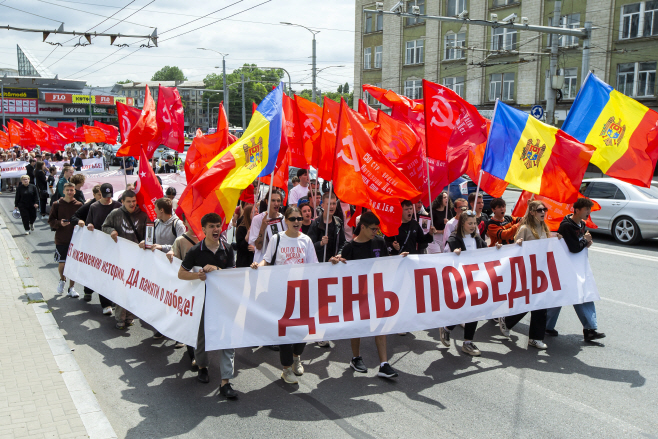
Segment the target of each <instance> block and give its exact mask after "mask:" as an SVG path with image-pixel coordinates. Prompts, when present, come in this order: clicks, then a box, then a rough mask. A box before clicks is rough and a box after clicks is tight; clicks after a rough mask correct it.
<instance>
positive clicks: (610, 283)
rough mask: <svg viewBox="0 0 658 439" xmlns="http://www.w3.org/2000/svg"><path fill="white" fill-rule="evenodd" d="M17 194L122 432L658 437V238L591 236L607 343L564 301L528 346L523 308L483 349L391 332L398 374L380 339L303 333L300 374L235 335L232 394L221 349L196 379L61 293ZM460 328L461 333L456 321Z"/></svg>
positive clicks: (37, 258)
mask: <svg viewBox="0 0 658 439" xmlns="http://www.w3.org/2000/svg"><path fill="white" fill-rule="evenodd" d="M517 197H518V193H516V194H515V193H508V194H506V199H508V201H510V202H511V201H513V200H515V199H516V198H517ZM12 198H13V194H9V193H3V194H2V195H0V206H1V208H2V209H0V211H1V212H2V214H3V215H5V221H6V222H7V223H8V224H9V227H10V231H12V233H13V234H14V236H15V237H16V241H17V243H18V246H19V247H20V248H21V250H22V251H23V253H24V256H25V258H26V260H28V261H29V262H30V264H31V270H32V272H33V275H34V277H35V279H36V280H37V282H38V283H39V287H40V289H41V291H42V293H43V295H44V297H45V299H46V300H47V302H48V305H49V306H50V308H51V309H52V312H53V315H54V317H55V318H56V319H57V322H58V323H59V325H60V328H61V329H62V332H63V333H64V335H65V337H66V339H67V341H68V342H69V344H70V346H71V347H72V348H75V352H74V354H75V356H76V359H77V361H78V363H79V364H80V367H81V368H82V370H83V372H84V373H85V375H86V377H87V380H88V381H89V384H90V385H91V388H92V389H93V390H94V392H95V394H96V397H97V398H98V400H99V403H100V404H101V407H102V408H103V410H104V411H105V413H106V415H107V416H108V418H109V420H110V422H111V423H112V426H113V427H114V429H115V431H116V432H117V434H118V435H119V437H127V438H170V437H189V438H205V437H235V438H240V437H282V438H283V437H314V438H325V437H326V438H339V437H358V438H361V437H365V438H371V437H377V438H379V437H387V438H388V437H410V436H411V437H417V438H425V437H445V438H453V437H454V438H505V439H509V438H525V437H532V438H533V439H537V438H578V437H597V438H642V437H644V438H650V437H658V421H657V419H658V418H657V414H658V412H657V411H656V407H658V384H657V383H658V367H657V365H658V341H657V340H658V338H656V337H655V334H656V332H657V331H656V330H657V329H658V328H657V324H656V321H657V320H658V295H657V294H656V285H658V270H657V269H656V267H658V241H657V240H653V241H650V242H643V243H642V244H641V245H638V246H636V247H625V246H620V245H617V244H616V243H615V242H614V241H613V240H612V238H609V237H603V236H598V235H596V236H595V243H596V245H595V246H593V247H592V248H591V251H590V260H591V265H592V269H593V272H594V275H595V278H596V281H597V285H598V287H599V290H600V293H601V297H602V300H601V301H600V302H598V303H597V310H598V319H599V329H600V330H601V331H603V332H606V333H607V334H608V337H607V338H605V339H603V340H602V343H598V344H586V343H584V342H583V337H582V326H581V324H580V322H579V320H578V319H577V317H576V314H575V312H573V310H572V308H565V309H564V310H563V311H562V315H561V316H560V320H559V322H558V327H557V329H558V330H559V331H560V336H558V337H555V338H553V337H550V338H548V337H547V339H546V343H547V344H548V345H549V348H548V350H547V351H537V350H534V349H533V350H530V349H527V348H526V345H527V331H528V327H527V324H526V323H527V320H524V321H523V322H522V323H521V324H519V325H518V327H517V328H515V330H514V331H513V332H512V340H511V341H507V340H506V339H504V338H503V337H502V336H501V334H500V332H499V330H498V327H497V326H494V324H493V323H492V322H481V323H480V327H479V328H478V331H477V333H476V336H475V342H476V344H477V345H478V347H479V348H480V350H481V351H482V352H483V355H482V356H481V357H479V358H471V357H467V356H465V355H463V354H462V353H461V351H460V350H458V349H457V348H456V347H455V346H454V343H453V346H452V347H451V348H445V347H443V346H442V345H440V343H439V331H438V330H430V331H421V332H416V333H413V334H409V335H406V336H399V335H396V336H390V337H389V339H388V349H389V356H390V362H391V364H392V365H393V367H394V368H396V369H397V370H398V371H399V372H400V377H399V378H398V379H397V380H394V381H386V380H383V379H381V378H377V377H376V372H377V370H376V363H377V354H376V349H375V346H374V340H365V341H364V342H363V344H362V345H363V348H362V349H363V353H362V354H363V357H364V360H365V362H366V364H367V366H368V367H369V368H370V371H369V372H368V374H365V375H361V374H356V373H353V372H352V370H351V369H349V368H348V361H349V359H350V348H349V342H347V341H338V342H336V343H332V347H331V349H323V348H320V347H317V346H316V345H308V346H307V348H306V351H305V352H304V354H303V356H302V358H303V360H304V363H305V368H306V373H305V375H304V376H303V378H302V381H301V384H300V385H299V387H292V386H288V385H285V384H284V383H283V382H282V381H281V380H280V379H279V375H280V369H279V367H280V366H279V364H280V363H279V359H278V354H277V353H275V352H272V351H270V350H268V349H265V348H253V349H239V350H238V351H237V354H236V371H237V376H236V377H235V379H234V380H233V382H234V387H235V389H236V390H237V391H238V392H240V397H239V399H238V400H237V401H226V400H225V399H223V398H218V396H217V395H218V385H219V370H218V368H217V361H214V365H211V368H210V375H211V383H210V384H205V385H204V384H201V383H199V382H197V380H196V373H193V372H191V371H190V370H189V365H190V362H189V360H188V358H187V356H186V355H185V352H184V350H183V349H181V350H175V349H173V344H174V342H173V341H170V340H166V339H160V340H154V339H153V338H152V334H153V332H152V330H151V329H150V327H149V326H148V325H147V324H142V323H141V322H139V321H138V322H137V323H136V325H135V326H134V327H132V328H131V329H130V330H128V331H126V332H120V331H117V330H116V329H114V320H113V319H112V318H109V317H105V316H103V315H102V314H101V308H100V305H99V304H98V299H97V297H96V296H95V295H94V300H93V301H92V302H90V303H86V302H84V301H82V300H81V299H78V300H74V299H70V298H67V297H65V296H59V295H57V294H56V292H55V291H56V286H57V280H58V275H57V271H56V264H55V263H54V262H53V252H54V244H53V233H52V232H51V231H50V229H49V227H48V225H47V223H46V222H45V220H37V224H36V231H35V232H34V233H33V234H31V235H29V236H25V235H23V234H22V225H21V224H20V220H18V221H17V220H14V219H13V218H11V216H10V215H9V213H10V212H11V209H12V208H13V200H12ZM511 208H512V206H511V203H509V202H508V210H509V211H511ZM78 291H79V292H80V293H82V287H80V288H79V289H78ZM454 336H455V337H456V338H457V339H458V340H459V341H458V346H459V347H461V338H462V336H463V334H462V330H461V329H459V328H458V329H456V330H455V331H454ZM212 358H213V355H212V354H211V360H212Z"/></svg>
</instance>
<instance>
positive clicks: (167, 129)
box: [147, 85, 185, 158]
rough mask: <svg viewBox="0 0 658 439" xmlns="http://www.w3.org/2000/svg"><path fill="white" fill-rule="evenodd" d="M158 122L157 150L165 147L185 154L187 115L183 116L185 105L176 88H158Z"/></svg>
mask: <svg viewBox="0 0 658 439" xmlns="http://www.w3.org/2000/svg"><path fill="white" fill-rule="evenodd" d="M156 120H157V124H158V131H159V132H160V137H159V139H158V142H157V143H158V144H157V145H156V148H157V147H158V146H160V145H164V146H166V147H167V148H170V149H173V150H175V151H178V152H183V151H184V149H185V134H184V131H185V115H184V114H183V103H182V102H181V98H180V94H179V93H178V89H177V88H176V87H163V86H161V85H160V86H158V107H157V111H156ZM149 146H150V145H149ZM147 156H148V154H147ZM151 157H152V154H151ZM149 158H150V157H149Z"/></svg>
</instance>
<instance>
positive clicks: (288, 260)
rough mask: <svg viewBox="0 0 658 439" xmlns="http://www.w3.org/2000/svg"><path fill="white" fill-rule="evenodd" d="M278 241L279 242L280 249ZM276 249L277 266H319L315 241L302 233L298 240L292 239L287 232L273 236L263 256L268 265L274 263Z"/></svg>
mask: <svg viewBox="0 0 658 439" xmlns="http://www.w3.org/2000/svg"><path fill="white" fill-rule="evenodd" d="M277 240H278V241H279V245H278V247H277ZM275 247H276V261H275V265H293V264H317V262H318V257H317V256H316V254H315V246H314V245H313V241H311V238H309V237H308V236H306V235H304V234H303V233H300V234H299V236H298V237H297V238H291V237H289V236H288V235H286V233H285V232H281V233H279V234H278V235H276V236H273V237H272V239H270V243H269V245H268V246H267V251H266V252H265V255H264V256H263V259H265V261H267V263H271V262H272V257H273V256H274V248H275Z"/></svg>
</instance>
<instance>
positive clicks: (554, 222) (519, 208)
mask: <svg viewBox="0 0 658 439" xmlns="http://www.w3.org/2000/svg"><path fill="white" fill-rule="evenodd" d="M530 197H532V193H531V192H528V191H523V192H521V195H520V196H519V201H517V202H516V205H514V211H513V212H512V216H524V215H525V213H526V210H528V203H529V202H530ZM578 198H587V197H586V196H584V195H583V194H581V193H578ZM535 201H541V202H542V203H544V206H546V208H547V209H548V212H546V216H545V217H544V222H546V225H547V226H548V228H549V229H550V230H551V231H552V232H557V230H558V229H559V228H560V223H561V222H562V220H563V219H564V217H565V216H567V215H568V214H570V213H573V203H571V204H569V203H560V202H558V201H555V200H552V199H550V198H547V197H544V196H543V195H535ZM590 201H592V202H593V203H594V206H592V212H596V211H597V210H601V205H600V204H599V203H597V202H596V201H594V200H590ZM585 224H586V225H587V227H589V228H590V229H598V226H597V225H596V224H594V223H593V222H592V219H591V218H590V217H588V218H587V219H586V220H585Z"/></svg>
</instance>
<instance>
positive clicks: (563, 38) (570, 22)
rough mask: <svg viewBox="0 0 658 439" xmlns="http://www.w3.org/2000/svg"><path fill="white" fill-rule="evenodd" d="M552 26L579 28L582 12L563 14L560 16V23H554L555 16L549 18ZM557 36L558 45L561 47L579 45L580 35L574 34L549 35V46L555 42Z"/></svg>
mask: <svg viewBox="0 0 658 439" xmlns="http://www.w3.org/2000/svg"><path fill="white" fill-rule="evenodd" d="M548 24H549V25H550V26H555V27H561V28H563V29H578V28H579V27H580V14H570V15H563V16H562V17H560V23H559V24H558V25H554V24H553V17H551V18H550V19H549V20H548ZM554 37H557V45H558V46H560V47H573V46H577V45H578V37H576V36H572V35H552V34H551V35H549V36H548V46H549V47H550V46H551V44H553V38H554Z"/></svg>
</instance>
